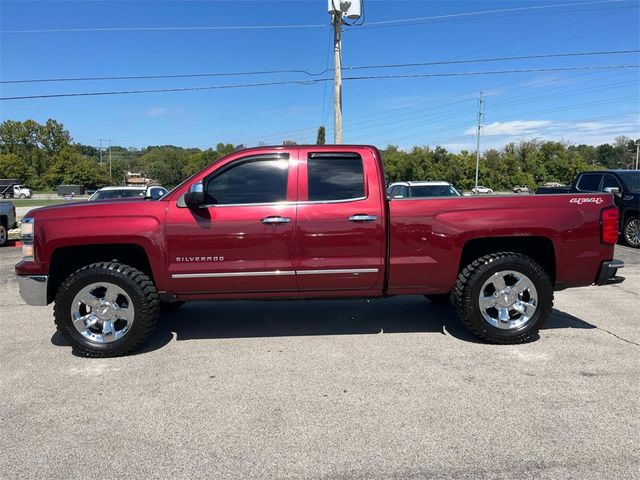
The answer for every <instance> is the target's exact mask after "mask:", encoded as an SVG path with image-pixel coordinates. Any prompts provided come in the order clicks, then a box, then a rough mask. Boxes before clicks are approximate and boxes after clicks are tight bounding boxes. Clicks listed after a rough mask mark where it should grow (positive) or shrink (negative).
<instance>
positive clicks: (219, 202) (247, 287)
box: [166, 151, 297, 294]
mask: <svg viewBox="0 0 640 480" xmlns="http://www.w3.org/2000/svg"><path fill="white" fill-rule="evenodd" d="M294 152H295V151H294ZM296 181H297V166H296V162H295V159H292V158H289V154H288V153H284V152H280V153H278V152H274V153H273V154H270V153H267V154H260V155H255V154H254V155H251V156H246V157H242V156H240V157H236V158H232V159H231V160H230V161H228V162H225V163H224V164H223V165H221V166H220V167H219V168H217V169H216V170H215V171H213V172H212V173H210V174H209V175H208V176H207V177H205V178H204V179H203V181H202V184H203V189H204V192H205V200H206V202H205V203H206V205H204V206H202V207H200V208H187V207H186V206H185V205H184V204H182V205H181V204H180V202H178V204H176V202H173V201H172V202H171V203H170V206H169V209H168V212H167V221H166V241H167V251H168V265H169V275H170V277H171V278H170V281H171V284H172V285H173V286H174V288H175V291H177V292H180V293H183V294H188V293H232V292H278V291H296V290H297V284H296V279H295V269H294V265H293V260H294V248H295V246H294V245H295V244H294V228H295V218H296V204H295V200H296V188H297V184H296Z"/></svg>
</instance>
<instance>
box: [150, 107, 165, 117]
mask: <svg viewBox="0 0 640 480" xmlns="http://www.w3.org/2000/svg"><path fill="white" fill-rule="evenodd" d="M169 112H170V110H169V109H168V108H167V107H153V108H150V109H149V110H147V111H146V112H144V114H145V116H147V117H151V118H155V117H164V116H166V115H168V114H169Z"/></svg>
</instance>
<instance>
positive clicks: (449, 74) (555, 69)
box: [344, 65, 640, 80]
mask: <svg viewBox="0 0 640 480" xmlns="http://www.w3.org/2000/svg"><path fill="white" fill-rule="evenodd" d="M638 67H640V65H581V66H576V67H551V68H524V69H517V70H494V71H489V72H446V73H409V74H402V75H370V76H362V77H344V80H384V79H392V78H429V77H464V76H469V75H498V74H507V73H528V72H561V71H562V72H564V71H569V70H607V69H612V68H638Z"/></svg>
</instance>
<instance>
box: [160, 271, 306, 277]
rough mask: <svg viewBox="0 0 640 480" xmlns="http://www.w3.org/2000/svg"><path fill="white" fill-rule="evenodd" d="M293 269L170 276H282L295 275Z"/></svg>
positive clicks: (176, 274)
mask: <svg viewBox="0 0 640 480" xmlns="http://www.w3.org/2000/svg"><path fill="white" fill-rule="evenodd" d="M295 274H296V272H295V271H293V270H272V271H268V272H220V273H174V274H172V275H171V278H224V277H282V276H286V275H295Z"/></svg>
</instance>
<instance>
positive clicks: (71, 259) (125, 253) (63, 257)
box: [47, 244, 153, 302]
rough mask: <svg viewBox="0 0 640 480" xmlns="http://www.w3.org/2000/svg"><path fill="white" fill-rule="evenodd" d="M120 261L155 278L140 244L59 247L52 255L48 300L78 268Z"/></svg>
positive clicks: (51, 299) (50, 299) (52, 297)
mask: <svg viewBox="0 0 640 480" xmlns="http://www.w3.org/2000/svg"><path fill="white" fill-rule="evenodd" d="M112 261H114V262H120V263H123V264H125V265H129V266H130V267H134V268H137V269H138V270H140V271H142V272H144V273H145V274H147V275H148V276H149V278H151V280H153V271H152V270H151V265H150V264H149V259H148V258H147V254H146V252H145V251H144V248H142V247H141V246H140V245H134V244H121V245H113V244H107V245H82V246H73V247H62V248H58V249H57V250H55V251H54V252H53V255H52V256H51V263H50V265H49V272H50V274H49V282H48V285H47V302H51V301H53V300H54V298H55V295H56V292H57V291H58V288H59V287H60V285H61V284H62V282H64V281H65V279H66V278H67V277H68V276H69V275H71V274H72V273H73V272H75V271H76V270H78V269H80V268H82V267H84V266H86V265H90V264H92V263H95V262H112Z"/></svg>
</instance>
